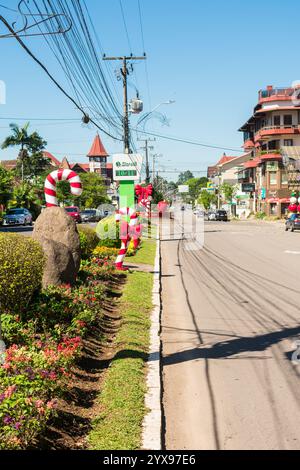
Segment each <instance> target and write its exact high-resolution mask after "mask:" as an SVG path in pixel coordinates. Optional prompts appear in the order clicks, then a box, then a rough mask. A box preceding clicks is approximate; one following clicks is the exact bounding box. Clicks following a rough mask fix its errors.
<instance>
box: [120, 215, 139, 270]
mask: <svg viewBox="0 0 300 470" xmlns="http://www.w3.org/2000/svg"><path fill="white" fill-rule="evenodd" d="M122 216H126V217H130V222H129V224H128V222H125V221H124V222H122V223H121V226H120V238H121V241H122V245H121V249H120V251H119V255H118V257H117V259H116V262H115V266H116V269H117V270H118V271H126V268H124V267H123V263H124V259H125V257H126V254H127V251H128V246H129V243H130V240H131V239H133V241H134V246H135V248H137V247H138V244H139V241H138V240H139V235H138V232H141V227H140V226H139V225H138V215H137V213H136V212H135V210H134V209H131V208H130V207H126V208H122V209H120V210H119V211H117V213H116V222H117V223H120V222H121V218H122Z"/></svg>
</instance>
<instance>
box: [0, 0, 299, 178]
mask: <svg viewBox="0 0 300 470" xmlns="http://www.w3.org/2000/svg"><path fill="white" fill-rule="evenodd" d="M0 3H1V4H2V5H6V6H9V7H11V8H13V7H14V6H15V5H16V4H17V1H15V0H1V1H0ZM87 4H88V7H89V10H90V12H91V14H92V16H93V18H94V24H95V27H96V29H97V32H98V34H99V37H100V40H101V43H102V45H103V48H104V50H105V52H106V53H107V55H123V54H129V53H130V52H131V51H130V50H129V49H130V48H129V45H128V43H127V39H126V34H125V31H124V26H123V22H122V16H121V10H120V6H119V0H105V1H104V0H87ZM123 5H124V10H125V15H126V20H127V26H128V30H129V35H130V42H131V45H132V52H133V53H134V54H142V53H143V52H144V51H143V46H142V39H141V32H140V26H139V16H138V7H137V5H138V2H137V0H123ZM141 6H142V11H143V19H144V21H143V25H144V36H145V45H146V52H147V54H148V71H149V82H150V95H151V102H149V93H148V89H147V80H146V74H145V66H144V64H143V63H142V62H141V63H139V64H137V65H136V67H135V70H136V76H135V75H133V76H132V81H133V82H135V84H136V86H138V88H139V90H140V93H141V96H142V98H143V99H144V101H145V110H146V111H148V110H151V109H153V108H154V107H155V106H156V105H158V104H159V103H161V102H164V101H167V100H175V101H176V102H175V103H174V104H172V105H168V106H162V107H161V108H160V111H161V112H163V113H165V114H166V115H167V117H168V119H169V120H170V127H166V126H163V127H162V126H161V124H160V122H159V121H158V120H156V119H152V120H150V121H149V122H148V123H147V127H146V129H147V130H148V131H152V130H153V131H155V132H159V133H163V134H167V135H171V136H175V137H180V138H187V139H193V140H196V141H198V142H203V143H208V144H212V145H217V146H220V147H229V148H240V147H241V145H242V135H241V134H240V133H238V132H237V129H238V128H239V127H240V125H242V124H243V123H244V122H245V121H246V119H247V118H248V117H249V116H250V113H251V110H252V108H253V107H254V105H255V104H256V101H257V92H258V90H259V89H260V88H264V87H265V86H267V85H271V84H273V85H274V86H289V85H290V84H291V83H292V82H293V81H294V80H298V79H300V67H299V61H298V58H297V57H298V54H297V52H298V51H297V44H298V43H299V35H300V33H299V28H298V16H299V15H298V10H299V4H298V2H297V1H296V0H286V1H285V2H282V0H260V1H258V0H252V1H251V2H246V1H244V0H227V1H226V2H225V1H223V0H214V1H209V2H208V1H203V0H185V1H182V0H141ZM0 13H1V14H3V16H6V15H7V12H6V11H5V10H4V9H3V8H1V7H0ZM1 31H4V29H3V28H2V27H1ZM28 44H29V45H30V47H31V48H32V49H33V50H34V51H35V52H36V53H37V55H38V56H39V57H41V58H43V60H44V62H46V63H47V64H48V65H49V67H50V69H51V71H52V72H53V74H54V75H55V77H56V78H57V79H58V80H59V81H61V82H62V83H65V82H64V77H63V73H62V71H61V69H60V68H59V67H58V66H57V64H56V62H55V61H54V60H53V57H52V55H51V53H50V51H49V50H48V49H47V47H46V46H45V44H44V42H43V40H42V39H40V38H35V39H31V40H30V41H28ZM99 54H101V52H100V51H99ZM0 57H1V73H0V79H1V80H4V81H5V82H6V85H7V103H6V105H2V106H1V107H0V118H1V120H0V140H1V141H2V140H3V139H4V137H5V136H6V135H7V132H8V129H7V126H8V123H9V122H10V121H9V120H8V119H7V118H11V117H24V118H27V117H28V118H39V119H41V118H47V119H48V118H73V119H74V118H78V117H80V113H79V112H78V111H76V110H75V109H74V106H73V105H72V104H71V103H69V102H68V100H67V99H66V98H65V97H64V96H63V95H62V94H61V93H60V92H59V91H58V90H57V89H56V88H55V87H54V85H53V84H52V83H51V82H50V81H49V79H48V78H47V77H46V76H45V74H44V72H43V71H41V70H40V69H39V68H38V67H37V66H36V65H35V64H34V63H33V61H32V60H31V59H30V58H29V57H28V56H27V55H26V54H25V52H24V51H23V50H22V49H21V47H20V46H19V45H18V44H17V43H16V41H15V40H14V39H2V40H1V41H0ZM111 67H112V68H114V67H116V64H112V65H111ZM115 87H116V89H118V90H119V97H121V92H122V90H121V83H120V82H118V81H117V80H116V82H115ZM130 95H132V96H133V95H134V89H133V88H130ZM2 118H5V119H2ZM19 123H20V124H21V123H22V121H19ZM135 123H136V118H133V119H132V124H133V125H134V124H135ZM35 129H36V130H38V131H39V132H40V134H41V135H42V136H43V137H44V138H45V139H46V140H47V141H48V147H47V149H48V150H49V151H50V152H52V153H53V154H54V155H56V156H57V157H58V158H62V157H63V156H64V155H66V156H68V157H69V158H70V160H71V161H74V162H75V161H81V162H85V161H87V159H86V157H85V155H86V154H87V152H88V150H89V148H90V146H91V143H92V140H93V137H94V135H95V129H89V128H84V127H83V126H82V125H81V124H80V122H78V123H77V122H72V123H57V122H55V123H53V122H51V123H49V122H34V121H32V130H35ZM102 137H103V142H104V144H105V146H106V147H107V150H108V152H109V153H117V152H119V151H121V150H122V146H120V144H118V143H116V142H114V141H112V140H111V139H109V138H106V137H104V136H102ZM155 152H156V153H160V154H163V157H162V158H161V159H160V161H161V165H162V167H164V168H165V169H166V170H170V169H182V170H185V169H190V170H192V171H199V172H200V171H205V170H206V168H207V165H209V164H213V163H215V161H217V159H218V158H219V157H220V156H221V155H222V153H223V152H222V150H213V149H206V148H202V147H197V146H193V145H186V144H181V143H176V142H171V141H166V140H160V139H158V140H157V141H156V143H155ZM230 153H231V152H230V151H227V154H230ZM0 155H1V159H6V158H13V157H15V156H16V152H15V151H14V150H9V151H6V152H3V151H1V154H0ZM197 175H200V173H197ZM168 176H169V178H174V179H176V175H175V174H169V175H168Z"/></svg>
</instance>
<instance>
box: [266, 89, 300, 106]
mask: <svg viewBox="0 0 300 470" xmlns="http://www.w3.org/2000/svg"><path fill="white" fill-rule="evenodd" d="M294 93H295V88H273V87H269V88H267V89H266V90H260V91H259V93H258V101H259V103H260V104H261V103H268V102H270V101H290V100H292V99H293V98H294Z"/></svg>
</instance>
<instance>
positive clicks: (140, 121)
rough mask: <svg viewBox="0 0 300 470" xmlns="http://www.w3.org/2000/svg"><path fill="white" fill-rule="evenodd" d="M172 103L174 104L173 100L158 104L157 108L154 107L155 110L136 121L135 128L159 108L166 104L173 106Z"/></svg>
mask: <svg viewBox="0 0 300 470" xmlns="http://www.w3.org/2000/svg"><path fill="white" fill-rule="evenodd" d="M174 103H176V101H175V100H168V101H163V102H162V103H159V104H158V105H157V106H155V108H153V109H152V111H149V112H148V113H146V114H144V116H142V117H141V118H140V119H139V121H138V123H137V125H136V127H138V126H140V125H141V123H142V122H143V121H145V120H146V119H147V118H148V117H149V116H150V115H151V114H152V113H154V112H155V111H156V110H157V109H158V108H159V107H160V106H163V105H168V104H174Z"/></svg>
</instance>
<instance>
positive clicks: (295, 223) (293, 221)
mask: <svg viewBox="0 0 300 470" xmlns="http://www.w3.org/2000/svg"><path fill="white" fill-rule="evenodd" d="M288 230H290V231H291V232H294V231H295V230H300V215H296V214H295V215H293V216H292V217H290V218H289V219H287V220H286V222H285V231H286V232H287V231H288Z"/></svg>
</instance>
